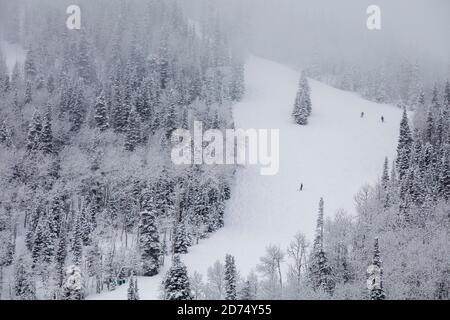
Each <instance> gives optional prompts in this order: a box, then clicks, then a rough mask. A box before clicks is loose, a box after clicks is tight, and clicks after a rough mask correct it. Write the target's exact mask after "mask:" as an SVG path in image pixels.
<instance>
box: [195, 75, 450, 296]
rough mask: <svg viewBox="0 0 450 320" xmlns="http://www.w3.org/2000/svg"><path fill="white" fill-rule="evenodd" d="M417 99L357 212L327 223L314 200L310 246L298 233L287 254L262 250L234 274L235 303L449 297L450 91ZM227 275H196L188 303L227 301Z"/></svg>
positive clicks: (216, 269)
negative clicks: (243, 271)
mask: <svg viewBox="0 0 450 320" xmlns="http://www.w3.org/2000/svg"><path fill="white" fill-rule="evenodd" d="M421 96H422V98H421V101H422V104H421V107H420V109H418V110H417V112H415V113H414V116H413V118H412V119H410V117H408V113H407V112H406V110H405V111H404V114H403V118H402V121H401V123H400V134H399V142H398V148H397V157H396V160H395V161H394V162H393V163H392V166H391V168H389V164H390V163H389V160H388V159H385V162H384V165H383V170H382V171H381V174H380V179H379V182H378V183H377V184H375V185H366V186H364V187H363V188H362V189H361V191H360V192H359V193H358V194H357V195H356V196H355V201H356V208H357V215H356V216H350V215H348V214H347V213H346V212H344V211H342V210H340V211H338V212H337V213H336V215H335V216H334V218H332V219H331V218H328V219H324V201H323V199H320V202H319V214H318V219H317V228H316V235H315V237H314V241H313V243H312V245H311V244H310V243H308V241H307V240H306V238H305V236H304V235H303V234H301V233H299V234H297V235H296V236H295V237H294V239H293V241H292V242H291V244H290V245H289V247H288V248H287V249H286V250H283V249H282V248H280V247H277V246H273V245H270V246H268V247H267V250H266V255H265V256H264V257H262V258H261V261H260V264H259V265H258V266H257V267H256V268H255V271H256V272H251V273H250V275H248V277H247V278H244V277H241V276H239V275H238V276H237V277H233V279H235V281H234V282H233V283H234V284H235V287H236V288H237V291H236V292H238V294H237V296H236V298H237V299H242V300H246V299H373V300H381V299H440V300H448V299H449V294H450V287H449V283H450V282H449V277H450V262H449V259H448V257H450V251H449V246H448V230H449V227H450V220H449V215H448V212H449V210H450V197H449V191H450V179H449V174H450V170H449V169H450V168H449V165H450V159H449V150H450V118H449V114H450V85H449V83H448V82H447V83H446V84H445V85H443V86H442V87H441V88H439V87H438V86H437V87H436V89H435V90H433V94H432V96H431V99H429V100H427V99H426V97H425V96H424V95H423V94H422V95H421ZM413 124H414V125H413ZM285 267H287V268H285ZM283 270H288V271H287V273H286V274H284V273H283ZM223 275H224V266H223V265H222V264H221V263H220V262H216V264H215V265H214V266H212V267H211V268H210V269H209V272H208V280H207V281H206V282H203V281H202V278H201V276H199V275H198V274H194V275H193V276H192V277H191V289H192V291H193V292H195V294H193V297H194V298H196V299H225V298H226V297H228V296H226V295H225V292H228V289H227V290H226V291H225V288H229V284H227V281H226V279H228V277H224V276H223ZM233 297H234V295H233Z"/></svg>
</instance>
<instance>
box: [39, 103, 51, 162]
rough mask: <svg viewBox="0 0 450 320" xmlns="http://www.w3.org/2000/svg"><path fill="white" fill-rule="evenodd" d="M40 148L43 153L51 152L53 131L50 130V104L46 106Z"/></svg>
mask: <svg viewBox="0 0 450 320" xmlns="http://www.w3.org/2000/svg"><path fill="white" fill-rule="evenodd" d="M40 140H41V141H40V142H41V145H40V148H41V150H42V152H44V154H53V153H54V150H53V132H52V109H51V106H48V107H47V112H46V113H45V118H44V125H43V127H42V134H41V139H40Z"/></svg>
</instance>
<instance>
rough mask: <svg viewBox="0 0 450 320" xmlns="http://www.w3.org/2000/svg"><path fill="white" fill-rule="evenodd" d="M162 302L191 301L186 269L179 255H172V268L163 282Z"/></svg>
mask: <svg viewBox="0 0 450 320" xmlns="http://www.w3.org/2000/svg"><path fill="white" fill-rule="evenodd" d="M163 296H164V300H192V292H191V288H190V283H189V277H188V274H187V268H186V266H185V265H184V264H183V262H181V260H180V256H179V255H174V256H173V259H172V266H171V267H170V269H169V271H168V272H167V274H166V277H165V279H164V282H163Z"/></svg>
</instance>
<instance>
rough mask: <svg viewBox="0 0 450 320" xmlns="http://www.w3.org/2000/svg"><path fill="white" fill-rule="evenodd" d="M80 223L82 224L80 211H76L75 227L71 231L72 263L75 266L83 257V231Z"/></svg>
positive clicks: (79, 263) (79, 264) (78, 264)
mask: <svg viewBox="0 0 450 320" xmlns="http://www.w3.org/2000/svg"><path fill="white" fill-rule="evenodd" d="M81 224H82V219H81V213H78V214H77V217H76V220H75V228H74V231H73V243H72V253H73V263H74V264H75V265H76V266H81V263H82V259H83V231H82V225H81Z"/></svg>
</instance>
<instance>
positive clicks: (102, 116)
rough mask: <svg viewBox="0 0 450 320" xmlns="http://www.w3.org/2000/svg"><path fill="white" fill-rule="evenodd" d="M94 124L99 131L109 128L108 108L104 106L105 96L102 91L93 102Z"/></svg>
mask: <svg viewBox="0 0 450 320" xmlns="http://www.w3.org/2000/svg"><path fill="white" fill-rule="evenodd" d="M94 118H95V124H96V125H97V128H99V129H100V131H105V130H106V129H108V128H109V119H108V107H107V105H106V100H105V94H104V92H103V91H102V92H101V93H100V95H99V96H98V97H97V100H96V102H95V115H94Z"/></svg>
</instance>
